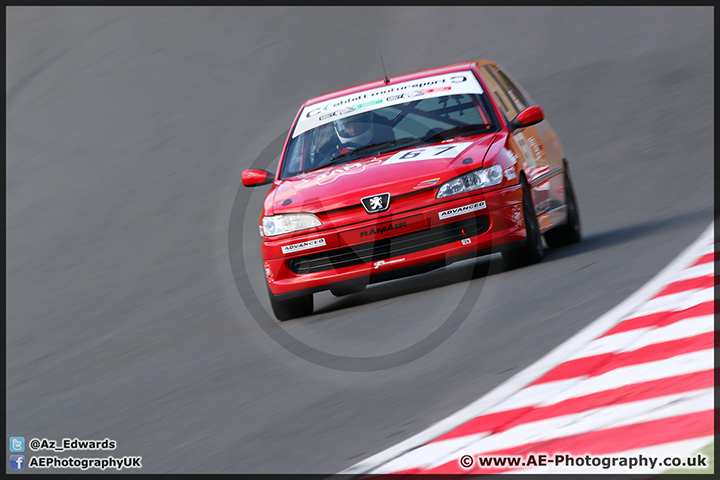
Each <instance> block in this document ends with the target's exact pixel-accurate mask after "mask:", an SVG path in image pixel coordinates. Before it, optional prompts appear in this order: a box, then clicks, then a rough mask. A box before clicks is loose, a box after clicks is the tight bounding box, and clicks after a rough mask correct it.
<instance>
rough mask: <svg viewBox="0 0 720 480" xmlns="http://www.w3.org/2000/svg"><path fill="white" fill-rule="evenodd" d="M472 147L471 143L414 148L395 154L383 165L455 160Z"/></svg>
mask: <svg viewBox="0 0 720 480" xmlns="http://www.w3.org/2000/svg"><path fill="white" fill-rule="evenodd" d="M470 145H472V142H460V143H451V144H447V143H446V144H444V145H433V146H430V147H423V148H414V149H412V150H404V151H401V152H398V153H396V154H395V155H393V156H392V157H390V158H389V159H387V160H386V161H385V163H384V164H383V165H391V164H393V163H404V162H416V161H418V160H437V159H442V158H455V157H457V156H458V155H460V154H461V153H462V152H463V150H465V149H466V148H467V147H469V146H470Z"/></svg>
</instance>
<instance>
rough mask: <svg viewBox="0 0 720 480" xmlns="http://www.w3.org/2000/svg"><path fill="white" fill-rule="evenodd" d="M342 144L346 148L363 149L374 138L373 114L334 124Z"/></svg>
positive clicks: (345, 119)
mask: <svg viewBox="0 0 720 480" xmlns="http://www.w3.org/2000/svg"><path fill="white" fill-rule="evenodd" d="M333 126H334V127H335V133H337V136H338V138H339V139H340V143H342V144H343V145H346V146H352V147H355V148H357V147H362V146H365V145H367V144H368V143H369V142H370V139H371V138H372V137H373V113H372V112H365V113H359V114H357V115H353V116H351V117H347V118H343V119H340V120H335V121H334V122H333Z"/></svg>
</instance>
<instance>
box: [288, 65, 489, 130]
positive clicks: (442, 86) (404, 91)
mask: <svg viewBox="0 0 720 480" xmlns="http://www.w3.org/2000/svg"><path fill="white" fill-rule="evenodd" d="M464 93H483V89H482V87H481V86H480V83H478V81H477V79H476V78H475V75H474V74H473V73H472V72H471V71H464V72H453V73H445V74H440V75H434V76H431V77H425V78H420V79H417V80H411V81H409V82H402V83H398V84H395V85H392V84H391V85H385V86H382V87H378V88H373V89H370V90H366V91H364V92H359V93H352V94H350V95H345V96H343V97H338V98H333V99H331V100H326V101H324V102H321V103H316V104H314V105H308V106H307V107H305V108H304V109H303V110H302V112H301V113H300V117H299V118H298V122H297V125H296V126H295V130H294V131H293V134H292V136H293V138H295V137H297V136H298V135H300V134H301V133H304V132H307V131H308V130H311V129H313V128H315V127H319V126H320V125H323V124H326V123H329V122H331V121H333V120H336V119H338V118H342V117H346V116H349V115H354V114H356V113H361V112H368V111H372V110H376V109H378V108H382V107H385V106H392V105H397V104H400V103H404V102H406V101H407V100H408V99H410V98H433V97H441V96H443V95H459V94H464Z"/></svg>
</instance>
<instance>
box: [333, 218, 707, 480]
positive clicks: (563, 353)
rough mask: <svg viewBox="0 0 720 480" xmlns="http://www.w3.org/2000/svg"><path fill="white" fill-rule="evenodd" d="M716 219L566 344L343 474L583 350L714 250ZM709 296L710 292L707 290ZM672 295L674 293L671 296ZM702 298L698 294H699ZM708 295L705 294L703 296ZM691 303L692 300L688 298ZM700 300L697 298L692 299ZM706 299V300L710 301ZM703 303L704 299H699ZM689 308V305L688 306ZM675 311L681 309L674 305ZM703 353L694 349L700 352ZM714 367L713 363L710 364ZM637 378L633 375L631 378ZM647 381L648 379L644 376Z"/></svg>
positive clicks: (379, 461) (479, 409)
mask: <svg viewBox="0 0 720 480" xmlns="http://www.w3.org/2000/svg"><path fill="white" fill-rule="evenodd" d="M713 226H714V222H713V223H711V224H710V225H709V226H708V227H707V228H706V229H705V231H704V232H703V233H702V234H701V235H700V237H699V238H698V239H697V240H696V241H695V242H693V243H692V244H691V245H690V246H689V247H688V248H686V249H685V250H684V251H683V252H682V253H681V254H680V255H678V256H677V257H676V258H675V259H674V260H673V261H672V262H670V264H669V265H667V266H666V267H665V268H664V269H663V270H661V271H660V272H659V273H658V274H657V275H655V276H654V277H653V278H652V279H650V281H649V282H648V283H646V284H645V285H643V286H642V287H641V288H640V289H639V290H637V291H636V292H635V293H633V294H632V295H630V296H629V297H628V298H626V299H625V300H624V301H622V302H621V303H620V304H618V305H617V306H615V307H614V308H613V309H611V310H610V311H608V312H607V313H605V314H604V315H602V316H601V317H599V318H598V319H597V320H595V321H594V322H592V323H591V324H589V325H588V326H586V327H585V328H583V329H582V330H580V331H579V332H578V333H577V334H576V335H574V336H573V337H571V338H570V339H568V340H567V341H565V342H564V343H562V344H560V345H559V346H557V347H556V348H555V349H553V350H552V351H551V352H549V353H548V354H547V355H546V356H545V357H543V358H541V359H540V360H538V361H537V362H535V363H534V364H532V365H530V366H529V367H527V368H526V369H525V370H523V371H521V372H519V373H518V374H516V375H514V376H513V377H511V378H510V379H508V380H506V381H505V382H504V383H502V384H501V385H499V386H498V387H496V388H495V389H493V390H492V391H490V392H488V393H487V394H486V395H484V396H482V397H481V398H479V399H478V400H476V401H474V402H473V403H471V404H470V405H468V406H466V407H465V408H463V409H461V410H459V411H457V412H456V413H454V414H452V415H450V416H449V417H447V418H445V419H443V420H441V421H439V422H437V423H436V424H434V425H432V426H430V427H429V428H427V429H426V430H424V431H422V432H420V433H418V434H416V435H414V436H412V437H410V438H408V439H407V440H405V441H403V442H400V443H398V444H396V445H395V446H393V447H390V448H388V449H386V450H384V451H382V452H379V453H377V454H375V455H373V456H371V457H369V458H367V459H365V460H362V461H361V462H358V463H356V464H355V465H353V466H351V467H349V468H347V469H345V470H343V471H342V472H340V473H341V474H364V473H367V472H370V471H373V470H376V469H377V468H378V467H380V466H381V465H383V464H384V463H387V462H388V461H390V460H392V459H394V458H396V457H399V456H400V455H402V454H404V453H406V452H408V451H410V450H412V449H414V448H417V447H419V446H421V445H423V444H425V443H428V442H430V441H431V440H433V439H435V438H437V437H439V436H440V435H442V434H444V433H446V432H448V431H450V430H452V429H453V428H455V427H457V426H459V425H462V424H463V423H465V422H467V421H468V420H470V419H472V418H474V417H476V416H479V415H481V414H483V413H485V412H486V411H488V409H490V408H491V407H493V406H494V405H496V404H498V403H499V402H502V401H503V400H504V399H506V398H507V397H509V396H511V395H513V394H514V393H516V392H518V391H519V390H520V389H522V388H523V387H525V386H527V385H528V384H530V383H531V382H533V381H534V380H536V379H537V378H539V377H540V376H542V375H544V374H545V373H547V372H548V371H549V370H550V369H552V368H553V367H555V366H557V365H558V364H560V363H561V362H563V361H565V360H566V359H567V358H568V357H570V356H572V355H573V354H574V353H575V352H577V351H578V350H580V349H581V348H582V347H583V346H584V345H585V344H586V343H587V342H589V341H591V340H593V339H594V338H596V337H598V336H599V335H601V334H603V333H604V332H606V331H608V330H609V329H610V328H612V327H613V326H615V325H617V324H618V323H619V322H620V321H622V320H623V319H624V318H626V316H627V315H628V314H630V313H631V312H632V311H633V310H634V309H636V308H637V306H638V305H640V304H642V303H643V302H645V301H647V300H648V299H650V298H651V297H652V296H654V295H656V294H657V293H658V292H660V291H661V290H662V289H663V288H664V287H665V286H666V285H667V284H668V283H670V282H672V281H674V280H675V278H676V276H677V275H678V273H679V272H680V271H681V270H683V269H685V268H686V267H688V264H689V263H690V262H691V261H693V260H695V259H696V258H697V257H698V256H699V255H700V254H702V253H710V252H711V251H712V249H708V247H707V245H708V243H711V242H712V241H713V232H714V230H713V228H714V227H713ZM707 290H709V298H708V299H707V300H712V299H713V298H714V292H713V289H707ZM703 294H704V295H705V296H708V294H707V293H705V292H703ZM670 296H672V295H670ZM695 296H696V297H698V295H697V293H696V294H695ZM702 298H704V296H703V297H702ZM684 300H685V303H687V301H688V299H684ZM691 300H692V301H696V300H697V298H694V299H691ZM707 300H705V301H707ZM698 303H702V302H698ZM686 308H687V307H686ZM674 309H675V310H676V309H677V308H674ZM698 353H702V352H694V354H690V355H697V354H698ZM713 360H714V359H713V358H712V355H711V356H710V362H711V365H712V364H713ZM710 368H712V366H711V367H710ZM670 375H672V374H671V373H669V372H665V376H670ZM629 378H633V377H629ZM643 380H645V379H643Z"/></svg>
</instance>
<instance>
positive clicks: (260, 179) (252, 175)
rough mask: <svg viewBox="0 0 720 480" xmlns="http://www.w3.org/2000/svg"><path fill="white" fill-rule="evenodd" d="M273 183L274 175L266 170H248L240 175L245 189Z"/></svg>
mask: <svg viewBox="0 0 720 480" xmlns="http://www.w3.org/2000/svg"><path fill="white" fill-rule="evenodd" d="M274 181H275V175H273V174H272V173H270V172H268V171H267V170H258V169H254V168H252V169H250V170H245V171H244V172H243V173H242V184H243V185H245V186H246V187H258V186H260V185H267V184H268V183H272V182H274Z"/></svg>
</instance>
